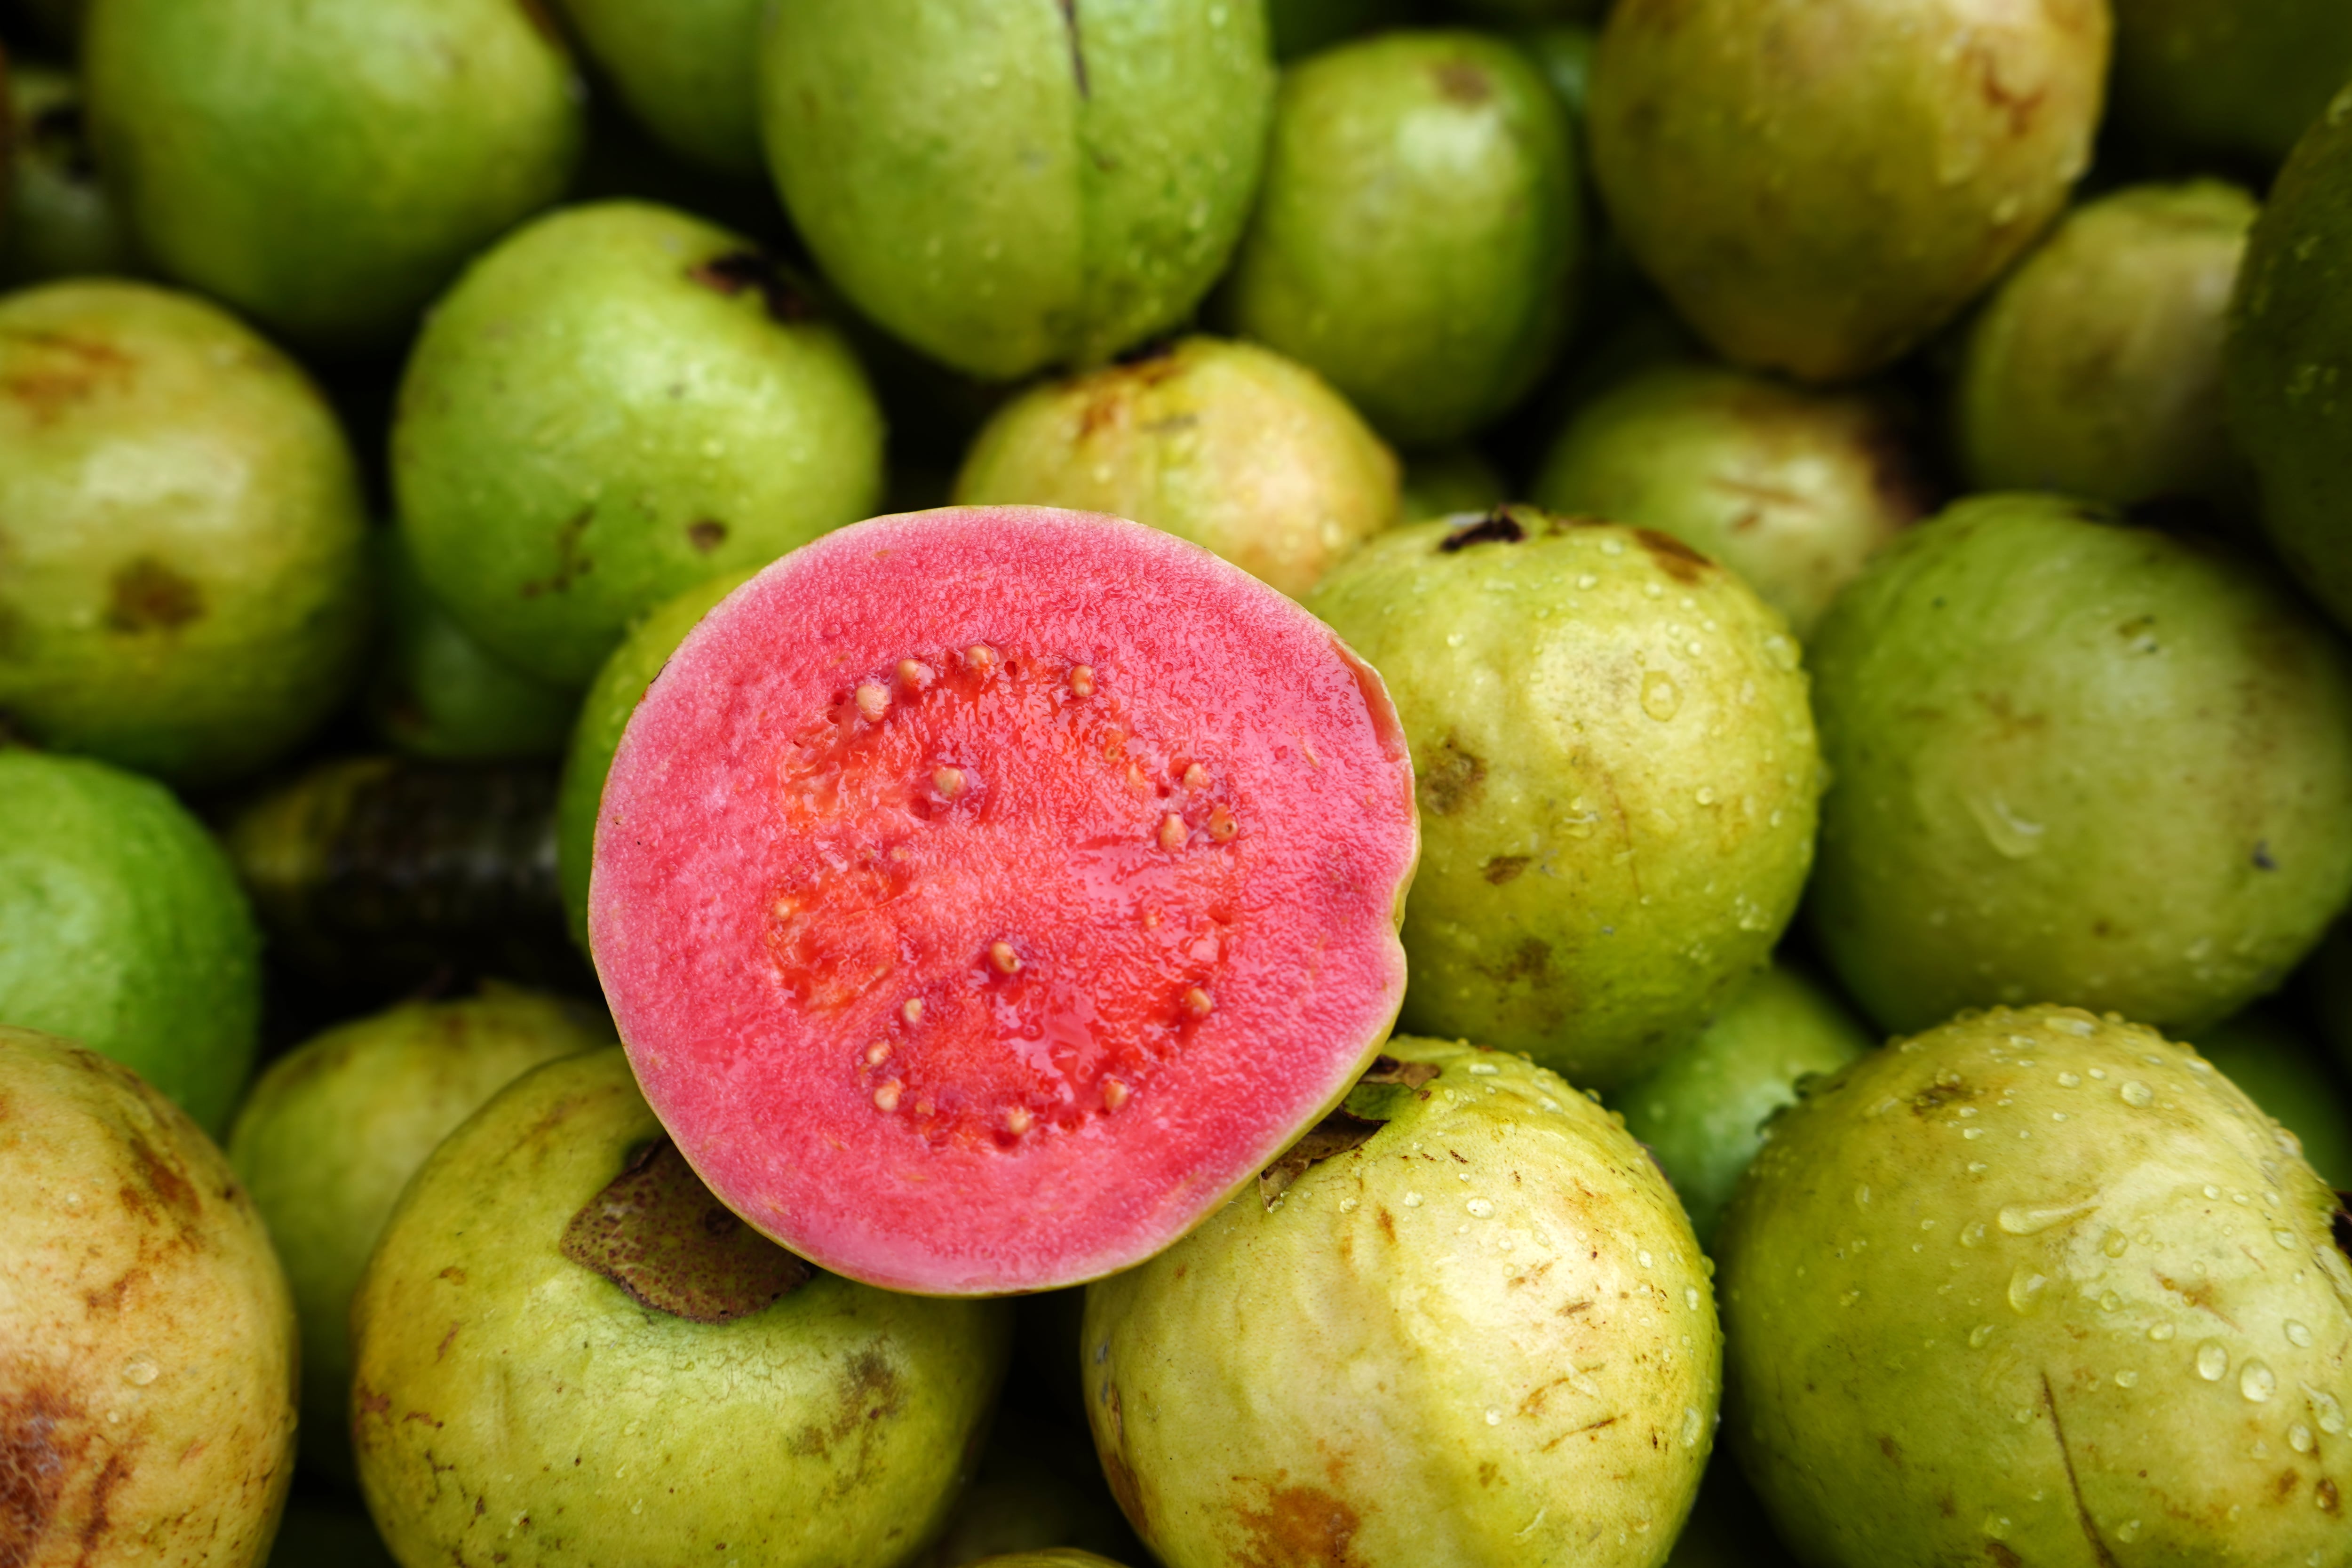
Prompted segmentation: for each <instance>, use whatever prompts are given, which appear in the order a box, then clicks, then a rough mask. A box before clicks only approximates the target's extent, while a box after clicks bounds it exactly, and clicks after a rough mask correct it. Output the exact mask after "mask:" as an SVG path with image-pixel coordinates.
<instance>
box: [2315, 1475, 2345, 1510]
mask: <svg viewBox="0 0 2352 1568" xmlns="http://www.w3.org/2000/svg"><path fill="white" fill-rule="evenodd" d="M2315 1490H2316V1491H2317V1493H2318V1501H2319V1511H2320V1512H2322V1513H2335V1512H2337V1511H2339V1510H2341V1509H2342V1507H2343V1502H2342V1500H2340V1499H2339V1498H2338V1497H2337V1495H2336V1483H2335V1482H2334V1481H2332V1480H2329V1479H2327V1478H2326V1477H2325V1476H2323V1477H2321V1478H2320V1481H2319V1485H2318V1487H2317V1488H2316V1489H2315Z"/></svg>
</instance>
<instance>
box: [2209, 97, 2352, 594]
mask: <svg viewBox="0 0 2352 1568" xmlns="http://www.w3.org/2000/svg"><path fill="white" fill-rule="evenodd" d="M2222 369H2223V374H2224V383H2223V387H2224V393H2225V395H2226V397H2227V399H2228V408H2229V416H2230V433H2231V435H2232V436H2233V437H2236V440H2237V443H2238V448H2239V450H2240V451H2241V452H2242V453H2243V454H2244V455H2245V457H2246V458H2247V460H2248V461H2249V462H2251V463H2252V465H2253V469H2254V478H2255V482H2256V484H2257V486H2258V487H2259V489H2260V491H2261V497H2262V515H2263V528H2264V529H2265V530H2266V531H2268V533H2269V534H2270V539H2271V542H2272V543H2273V545H2275V546H2276V547H2277V549H2278V552H2279V554H2280V555H2281V556H2282V557H2283V558H2284V560H2285V562H2286V563H2287V566H2288V569H2289V570H2290V571H2292V572H2293V573H2294V575H2295V576H2296V578H2297V579H2299V580H2300V581H2301V582H2302V584H2303V585H2304V586H2305V588H2307V589H2309V590H2310V591H2311V593H2312V595H2314V596H2315V597H2316V598H2317V599H2318V600H2319V602H2320V603H2321V604H2323V605H2326V606H2327V609H2328V613H2329V614H2331V615H2333V616H2335V617H2336V622H2337V624H2338V625H2342V626H2352V514H2347V510H2346V509H2345V506H2344V497H2345V496H2346V495H2347V493H2352V394H2347V385H2352V87H2347V88H2346V89H2344V90H2343V91H2342V92H2340V93H2338V94H2336V97H2335V99H2334V100H2332V101H2331V102H2330V103H2329V104H2328V106H2327V110H2326V113H2324V114H2322V115H2321V116H2320V117H2319V119H2318V120H2317V121H2315V123H2314V124H2313V125H2312V127H2311V130H2310V132H2308V133H2307V134H2305V137H2304V139H2303V140H2302V141H2301V142H2298V143H2297V144H2296V146H2295V150H2294V155H2293V156H2292V157H2290V158H2289V159H2288V160H2287V164H2286V167H2285V168H2284V169H2283V170H2281V171H2280V173H2279V177H2278V182H2277V184H2274V185H2273V186H2272V187H2271V194H2270V200H2269V201H2268V202H2267V203H2266V204H2265V205H2264V206H2263V216H2261V217H2260V218H2259V219H2258V220H2256V222H2255V224H2254V233H2253V238H2252V240H2251V241H2249V242H2248V244H2247V247H2246V260H2245V266H2244V267H2243V268H2242V270H2241V271H2240V273H2239V276H2238V293H2237V298H2236V300H2234V301H2233V302H2232V304H2231V316H2230V336H2229V341H2228V342H2227V343H2226V344H2225V346H2224V348H2223V351H2222Z"/></svg>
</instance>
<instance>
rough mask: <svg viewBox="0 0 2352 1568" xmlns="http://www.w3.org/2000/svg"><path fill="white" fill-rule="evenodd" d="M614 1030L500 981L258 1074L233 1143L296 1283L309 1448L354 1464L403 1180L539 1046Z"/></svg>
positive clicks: (409, 1008) (325, 1467) (400, 1012)
mask: <svg viewBox="0 0 2352 1568" xmlns="http://www.w3.org/2000/svg"><path fill="white" fill-rule="evenodd" d="M611 1042H612V1032H611V1030H610V1029H609V1028H608V1027H606V1026H605V1025H604V1020H602V1019H600V1018H597V1017H596V1016H594V1015H593V1014H591V1013H590V1012H588V1010H587V1009H585V1008H583V1007H581V1006H579V1005H576V1004H572V1003H566V1002H562V1001H558V1000H557V999H555V998H554V997H551V996H542V995H538V994H533V993H530V992H528V991H516V990H512V989H509V988H506V987H499V988H496V989H493V990H489V991H487V992H486V993H485V994H482V995H481V996H479V997H478V998H475V999H473V1000H471V1001H464V1002H411V1003H407V1004H404V1005H401V1006H398V1007H394V1008H393V1009H392V1010H391V1011H390V1012H386V1013H379V1014H376V1015H375V1016H373V1017H367V1018H360V1019H356V1020H354V1021H352V1022H351V1023H348V1024H343V1025H341V1026H337V1027H335V1028H332V1029H330V1030H328V1031H327V1032H326V1033H325V1034H323V1035H320V1036H319V1037H317V1038H316V1039H313V1040H311V1041H310V1042H309V1043H307V1044H305V1045H303V1046H301V1047H299V1048H298V1049H296V1050H294V1051H293V1052H291V1053H290V1054H289V1055H286V1056H283V1057H280V1058H278V1060H277V1061H275V1062H273V1063H271V1064H270V1068H269V1070H268V1072H266V1073H264V1074H262V1075H261V1079H260V1081H258V1082H257V1083H256V1084H255V1085H254V1086H253V1093H252V1094H251V1095H250V1096H249V1097H247V1100H246V1102H245V1104H244V1106H243V1108H242V1109H240V1110H238V1112H237V1117H236V1129H235V1130H234V1131H232V1132H231V1133H230V1135H229V1141H228V1158H229V1163H230V1164H231V1165H232V1166H234V1167H235V1168H236V1173H237V1175H238V1176H239V1177H240V1178H241V1179H242V1180H243V1181H244V1183H245V1186H246V1191H247V1192H248V1193H250V1194H252V1195H253V1202H254V1205H255V1206H256V1207H257V1208H258V1209H259V1210H260V1211H261V1217H262V1218H263V1219H264V1220H265V1221H267V1222H268V1226H269V1236H270V1239H271V1241H272V1242H273V1243H275V1244H276V1246H277V1248H278V1259H279V1261H281V1262H282V1263H284V1264H285V1266H286V1278H287V1282H288V1283H289V1285H290V1286H291V1287H292V1288H293V1291H294V1310H295V1316H296V1318H297V1320H298V1321H299V1323H300V1326H301V1338H302V1436H301V1456H302V1461H303V1463H305V1464H307V1465H309V1466H310V1467H311V1468H315V1469H318V1470H320V1471H323V1472H325V1473H326V1474H329V1475H331V1476H333V1477H335V1478H336V1479H340V1480H342V1481H344V1482H346V1483H348V1482H351V1481H353V1480H355V1479H357V1471H356V1470H355V1469H354V1468H353V1467H352V1447H351V1411H350V1405H351V1391H352V1347H351V1323H350V1320H351V1306H352V1290H353V1289H354V1288H356V1287H357V1286H358V1284H359V1279H360V1271H361V1269H362V1268H365V1267H366V1265H367V1260H368V1254H369V1253H370V1252H372V1251H373V1250H374V1249H375V1240H376V1237H377V1236H378V1235H379V1234H380V1233H381V1232H382V1231H383V1222H384V1218H385V1216H386V1215H390V1214H391V1213H392V1205H393V1202H394V1200H395V1199H396V1198H398V1197H399V1196H400V1190H401V1188H402V1187H404V1186H405V1185H406V1184H407V1183H408V1178H409V1177H410V1176H412V1175H414V1174H415V1172H416V1168H417V1167H418V1166H419V1165H422V1164H423V1163H425V1156H426V1155H428V1154H430V1153H432V1152H433V1151H434V1149H435V1147H436V1145H438V1144H439V1143H440V1142H441V1140H442V1139H443V1138H445V1137H446V1136H448V1134H449V1133H450V1132H452V1131H455V1130H456V1128H457V1124H458V1123H459V1122H461V1121H465V1120H466V1118H467V1117H468V1116H471V1115H472V1114H473V1113H474V1112H475V1111H476V1110H478V1109H479V1108H480V1107H481V1105H482V1103H483V1102H484V1101H485V1100H488V1099H489V1098H490V1096H492V1095H493V1094H496V1093H497V1092H498V1091H499V1089H504V1088H505V1087H506V1086H507V1085H508V1084H509V1083H510V1082H512V1081H513V1080H514V1079H517V1078H519V1077H520V1076H521V1075H522V1074H523V1073H525V1072H527V1071H529V1070H530V1068H535V1067H537V1066H539V1065H540V1064H541V1063H542V1062H546V1061H551V1060H552V1059H554V1058H557V1057H562V1056H569V1055H571V1054H572V1053H573V1052H576V1051H585V1050H593V1049H594V1048H595V1047H598V1046H602V1045H609V1044H610V1043H611Z"/></svg>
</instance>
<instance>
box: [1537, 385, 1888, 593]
mask: <svg viewBox="0 0 2352 1568" xmlns="http://www.w3.org/2000/svg"><path fill="white" fill-rule="evenodd" d="M1918 446H1919V443H1918V439H1917V434H1916V423H1915V421H1914V420H1913V419H1912V417H1911V416H1910V412H1909V410H1908V409H1907V408H1906V407H1905V406H1904V405H1903V404H1902V403H1901V402H1900V401H1899V400H1897V399H1896V398H1895V397H1894V396H1893V395H1891V394H1889V393H1887V392H1885V391H1884V390H1878V389H1873V390H1867V391H1852V392H1834V393H1832V392H1813V391H1809V390H1807V389H1805V388H1802V387H1797V386H1791V385H1790V384H1788V383H1786V382H1783V381H1779V380H1776V379H1774V378H1772V377H1769V376H1762V375H1755V374H1749V373H1748V372H1745V371H1738V370H1731V369H1728V368H1726V367H1724V366H1721V365H1714V364H1696V363H1692V364H1685V363H1665V364H1661V365H1658V366H1656V367H1655V368H1653V369H1649V370H1645V371H1642V372H1640V373H1637V374H1634V375H1633V376H1631V377H1629V378H1627V379H1626V380H1625V381H1623V382H1622V383H1621V384H1618V385H1617V386H1615V387H1613V388H1611V389H1610V390H1608V391H1606V392H1604V393H1602V394H1601V395H1599V396H1598V397H1596V398H1594V399H1593V400H1592V401H1591V402H1590V403H1588V404H1586V405H1584V406H1583V407H1581V408H1580V409H1579V410H1578V411H1577V412H1576V414H1575V415H1574V416H1573V417H1571V418H1570V420H1569V423H1568V425H1567V426H1566V427H1565V428H1564V429H1562V430H1561V431H1560V433H1559V437H1557V438H1556V439H1555V440H1554V441H1553V443H1552V447H1551V450H1550V452H1549V454H1548V455H1547V456H1546V458H1545V459H1544V466H1543V471H1542V472H1541V474H1540V475H1538V478H1537V479H1536V482H1535V500H1536V504H1537V505H1538V506H1540V507H1544V508H1546V509H1547V510H1551V511H1557V512H1568V513H1582V514H1586V515H1589V516H1592V517H1607V518H1614V519H1617V520H1619V521H1624V522H1630V523H1634V524H1637V525H1639V526H1641V527H1643V528H1654V529H1657V530H1658V531H1661V532H1663V533H1671V534H1673V535H1674V536H1675V538H1677V539H1679V540H1681V541H1682V542H1685V544H1688V545H1690V546H1691V547H1692V548H1693V549H1696V550H1697V551H1699V552H1701V553H1703V554H1706V555H1709V556H1712V557H1713V558H1714V559H1716V560H1717V561H1719V562H1721V563H1723V564H1724V565H1726V566H1728V567H1730V568H1731V569H1732V570H1733V571H1734V572H1737V573H1738V574H1740V576H1742V577H1744V578H1745V579H1747V581H1748V584H1749V585H1750V586H1751V587H1753V588H1754V589H1755V590H1756V592H1757V593H1758V595H1760V596H1761V597H1762V598H1763V600H1764V602H1765V603H1766V604H1768V605H1771V606H1772V607H1773V608H1774V609H1776V610H1779V611H1780V613H1781V614H1782V615H1784V616H1788V617H1789V624H1790V626H1792V627H1794V628H1795V629H1796V632H1797V635H1798V636H1799V637H1804V636H1807V635H1809V634H1810V633H1811V631H1812V628H1813V627H1814V626H1815V625H1817V624H1818V623H1819V622H1820V620H1821V618H1822V612H1823V611H1825V610H1827V609H1828V608H1829V604H1830V601H1831V600H1832V599H1833V598H1835V597H1836V596H1837V592H1838V590H1839V589H1840V588H1843V586H1845V584H1847V583H1849V582H1851V581H1852V580H1853V577H1854V575H1855V574H1857V573H1859V572H1860V571H1861V570H1862V566H1863V563H1864V562H1865V561H1867V560H1868V559H1869V558H1870V557H1871V556H1872V555H1873V554H1874V553H1876V552H1877V551H1878V550H1879V549H1880V547H1881V546H1883V545H1885V543H1886V542H1887V541H1889V540H1890V539H1893V538H1894V537H1895V534H1896V533H1898V532H1900V531H1902V530H1903V529H1904V528H1906V527H1907V526H1909V525H1910V524H1911V523H1913V522H1915V521H1917V520H1918V519H1919V518H1920V517H1922V516H1924V515H1925V514H1926V513H1927V511H1928V510H1930V507H1931V500H1930V491H1929V489H1928V484H1927V477H1926V465H1925V464H1924V463H1923V462H1922V461H1921V456H1920V453H1919V450H1918Z"/></svg>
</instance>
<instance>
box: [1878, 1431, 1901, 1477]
mask: <svg viewBox="0 0 2352 1568" xmlns="http://www.w3.org/2000/svg"><path fill="white" fill-rule="evenodd" d="M1878 1451H1879V1452H1880V1453H1882V1454H1884V1455H1885V1456H1886V1461H1887V1463H1889V1464H1891V1465H1893V1466H1894V1467H1895V1468H1896V1469H1898V1470H1899V1469H1901V1468H1903V1445H1902V1444H1900V1443H1898V1442H1896V1441H1895V1439H1894V1438H1893V1437H1892V1436H1889V1435H1887V1434H1886V1433H1885V1432H1881V1433H1880V1434H1879V1435H1878Z"/></svg>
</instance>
